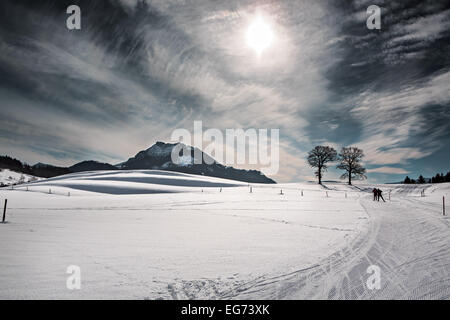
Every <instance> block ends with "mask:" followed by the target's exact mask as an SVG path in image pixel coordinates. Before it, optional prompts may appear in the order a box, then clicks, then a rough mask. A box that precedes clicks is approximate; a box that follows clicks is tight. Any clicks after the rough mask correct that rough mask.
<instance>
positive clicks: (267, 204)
mask: <svg viewBox="0 0 450 320" xmlns="http://www.w3.org/2000/svg"><path fill="white" fill-rule="evenodd" d="M449 186H450V184H440V185H434V186H431V187H429V188H427V190H428V191H427V190H426V192H425V195H426V196H425V197H420V191H419V194H417V193H416V192H415V191H414V192H412V191H411V190H409V191H408V192H405V190H406V188H405V187H404V186H392V185H378V187H379V188H381V189H383V191H384V192H385V194H386V193H387V192H388V191H389V189H391V201H387V202H376V201H375V202H374V201H373V200H372V195H371V193H370V190H371V188H373V185H368V184H358V185H356V186H347V185H345V184H340V183H328V184H326V185H325V186H319V185H317V184H314V183H293V184H280V185H267V184H250V185H248V184H246V183H241V182H235V181H231V180H226V179H218V178H211V177H201V176H195V175H188V174H183V173H176V172H166V171H154V170H136V171H134V170H133V171H125V172H123V171H102V172H83V173H75V174H70V175H66V176H63V177H57V178H53V179H48V180H45V181H40V182H36V183H30V184H27V185H23V186H20V187H19V186H17V187H16V188H15V190H7V189H3V190H2V197H6V198H7V199H8V205H9V209H8V213H7V221H8V223H7V224H4V225H0V243H7V244H8V246H5V247H3V248H2V250H0V261H1V263H0V299H10V298H31V299H37V298H40V299H43V298H66V299H79V298H126V299H180V298H181V299H192V298H206V299H210V298H226V299H234V298H250V299H259V298H262V299H264V298H269V299H294V298H325V299H326V298H333V299H346V298H361V299H379V298H388V299H391V298H413V299H415V298H448V297H449V296H450V286H449V280H448V279H449V271H448V270H449V268H448V266H449V265H450V246H448V239H449V238H450V228H449V226H450V224H449V220H448V219H447V218H446V217H444V216H442V212H441V211H440V210H441V207H440V206H441V205H442V204H441V203H442V196H443V195H446V196H449V195H448V193H449V190H450V187H449ZM408 188H410V187H409V186H408ZM27 190H28V191H27ZM410 191H411V192H410ZM386 198H387V197H386ZM71 265H76V266H79V267H80V268H81V276H82V278H81V281H82V289H81V290H68V289H67V288H66V280H67V277H68V275H67V274H66V270H67V267H68V266H71ZM371 265H377V266H379V267H380V269H381V288H380V289H379V290H370V289H368V288H367V286H366V280H367V277H368V276H369V275H370V274H367V272H366V271H367V268H368V267H369V266H371Z"/></svg>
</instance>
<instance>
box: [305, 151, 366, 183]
mask: <svg viewBox="0 0 450 320" xmlns="http://www.w3.org/2000/svg"><path fill="white" fill-rule="evenodd" d="M363 157H364V153H363V151H362V150H361V149H359V148H356V147H344V148H342V150H341V152H340V153H339V154H337V152H336V150H335V149H334V148H332V147H329V146H316V147H315V148H314V149H312V150H311V151H310V152H309V153H308V163H309V165H310V166H311V167H313V168H317V170H316V172H315V174H316V176H317V178H318V179H319V184H322V177H323V173H324V172H325V171H327V169H328V163H330V162H335V161H338V162H339V164H338V165H337V168H338V169H341V170H345V173H344V174H343V175H342V176H341V179H345V178H348V184H349V185H351V184H352V179H365V178H366V176H365V173H366V169H365V168H364V167H363V166H362V164H361V161H362V158H363Z"/></svg>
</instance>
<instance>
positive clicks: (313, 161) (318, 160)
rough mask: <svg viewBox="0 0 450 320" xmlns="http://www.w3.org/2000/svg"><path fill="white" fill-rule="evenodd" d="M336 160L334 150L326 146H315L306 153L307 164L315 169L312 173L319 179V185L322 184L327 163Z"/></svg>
mask: <svg viewBox="0 0 450 320" xmlns="http://www.w3.org/2000/svg"><path fill="white" fill-rule="evenodd" d="M336 158H337V152H336V150H334V149H333V148H332V147H328V146H316V147H315V148H314V149H312V150H311V151H310V152H308V163H309V165H310V166H311V167H313V168H317V171H316V172H314V173H315V174H316V176H317V178H319V184H322V177H323V172H324V171H327V168H328V166H327V163H328V162H332V161H336Z"/></svg>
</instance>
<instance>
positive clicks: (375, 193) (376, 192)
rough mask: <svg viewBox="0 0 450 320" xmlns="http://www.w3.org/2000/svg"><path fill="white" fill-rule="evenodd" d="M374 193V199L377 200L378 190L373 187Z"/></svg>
mask: <svg viewBox="0 0 450 320" xmlns="http://www.w3.org/2000/svg"><path fill="white" fill-rule="evenodd" d="M372 193H373V201H375V200H377V198H378V197H377V195H378V190H377V189H375V188H373V190H372Z"/></svg>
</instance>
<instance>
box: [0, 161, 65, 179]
mask: <svg viewBox="0 0 450 320" xmlns="http://www.w3.org/2000/svg"><path fill="white" fill-rule="evenodd" d="M0 168H2V169H10V170H12V171H16V172H22V173H25V174H29V175H33V176H37V177H43V178H50V177H54V176H58V175H63V174H66V173H70V172H71V171H70V170H69V169H68V168H63V167H55V166H50V165H42V164H37V165H34V166H30V165H28V164H26V163H22V162H21V161H19V160H17V159H14V158H11V157H9V156H0Z"/></svg>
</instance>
